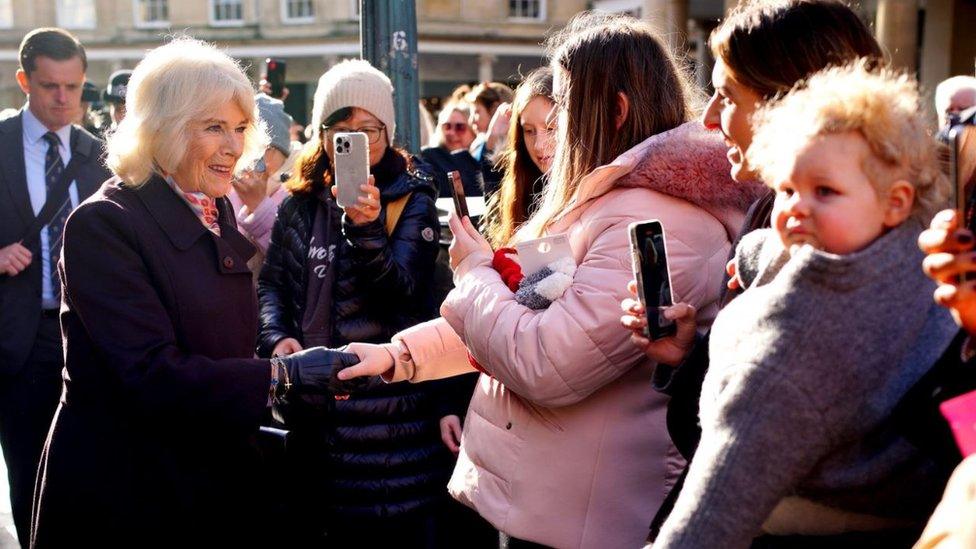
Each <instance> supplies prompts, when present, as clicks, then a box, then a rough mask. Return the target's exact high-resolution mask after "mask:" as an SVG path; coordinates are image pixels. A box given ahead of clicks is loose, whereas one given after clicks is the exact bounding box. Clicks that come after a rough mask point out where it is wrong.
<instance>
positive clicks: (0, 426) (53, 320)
mask: <svg viewBox="0 0 976 549" xmlns="http://www.w3.org/2000/svg"><path fill="white" fill-rule="evenodd" d="M63 367H64V359H63V357H62V353H61V326H60V324H59V323H58V319H57V317H56V316H45V317H43V318H41V325H40V328H39V329H38V332H37V339H35V340H34V346H33V348H32V349H31V353H30V356H29V357H28V359H27V363H26V364H25V365H24V367H23V368H21V370H20V372H18V373H17V374H16V375H14V376H12V377H2V378H0V446H3V459H4V461H6V463H7V477H8V480H9V483H10V506H11V508H12V510H13V516H14V525H15V526H16V527H17V536H18V537H19V538H20V543H21V545H22V546H24V547H27V546H28V545H29V544H30V523H31V505H32V502H33V499H34V482H35V480H36V479H37V465H38V462H39V461H40V458H41V450H43V449H44V441H45V440H47V433H48V430H49V429H50V428H51V419H52V418H53V417H54V412H55V410H56V409H57V407H58V401H59V400H60V398H61V383H62V382H61V370H62V368H63Z"/></svg>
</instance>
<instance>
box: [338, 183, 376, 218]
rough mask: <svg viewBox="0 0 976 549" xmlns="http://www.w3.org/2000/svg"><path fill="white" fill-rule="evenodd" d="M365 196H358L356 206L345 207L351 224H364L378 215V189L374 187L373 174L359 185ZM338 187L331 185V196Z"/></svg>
mask: <svg viewBox="0 0 976 549" xmlns="http://www.w3.org/2000/svg"><path fill="white" fill-rule="evenodd" d="M359 188H360V190H362V191H363V193H365V196H360V197H359V198H358V199H357V201H358V202H359V204H358V205H356V206H350V207H348V208H345V212H346V216H348V217H349V220H350V221H352V224H353V225H365V224H367V223H372V222H373V221H376V220H377V219H378V218H379V216H380V190H379V189H378V188H377V187H376V183H375V180H374V179H373V176H372V175H371V176H369V179H367V180H366V183H365V184H364V185H360V186H359ZM337 192H338V189H337V188H336V186H335V185H333V186H332V196H333V197H335V196H336V193H337Z"/></svg>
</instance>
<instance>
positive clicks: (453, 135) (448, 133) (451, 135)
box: [441, 111, 476, 151]
mask: <svg viewBox="0 0 976 549" xmlns="http://www.w3.org/2000/svg"><path fill="white" fill-rule="evenodd" d="M441 134H443V135H444V148H446V149H447V150H449V151H458V150H461V149H467V148H468V147H470V146H471V143H472V142H473V141H474V138H475V137H476V135H475V133H474V129H473V128H472V127H471V125H470V124H469V123H468V119H467V118H465V117H464V115H463V114H461V111H451V114H450V115H449V116H448V117H447V121H446V122H442V123H441Z"/></svg>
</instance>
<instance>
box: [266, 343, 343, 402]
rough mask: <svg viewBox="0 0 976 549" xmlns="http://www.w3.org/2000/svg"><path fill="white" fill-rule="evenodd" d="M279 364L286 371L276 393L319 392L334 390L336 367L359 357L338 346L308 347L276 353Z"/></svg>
mask: <svg viewBox="0 0 976 549" xmlns="http://www.w3.org/2000/svg"><path fill="white" fill-rule="evenodd" d="M278 360H279V361H280V364H281V366H282V367H283V368H285V370H286V371H287V372H288V375H287V380H288V382H289V383H290V385H291V386H290V387H287V388H286V389H285V390H284V391H282V392H281V393H280V394H285V395H287V394H302V395H305V394H319V395H324V394H327V393H335V392H336V389H337V388H338V386H337V383H342V382H340V381H339V379H338V378H337V377H336V374H337V373H338V372H339V370H341V369H343V368H348V367H349V366H352V365H354V364H356V363H358V362H359V357H358V356H356V355H355V354H353V353H346V352H343V351H342V350H340V349H328V348H326V347H312V348H310V349H305V350H303V351H298V352H297V353H295V354H292V355H288V356H285V357H280V358H279V359H278Z"/></svg>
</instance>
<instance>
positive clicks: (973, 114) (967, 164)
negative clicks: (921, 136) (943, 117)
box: [949, 107, 976, 220]
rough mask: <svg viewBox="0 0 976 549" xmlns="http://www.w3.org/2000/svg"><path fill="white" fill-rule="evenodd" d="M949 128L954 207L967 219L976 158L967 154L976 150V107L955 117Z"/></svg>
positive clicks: (960, 217)
mask: <svg viewBox="0 0 976 549" xmlns="http://www.w3.org/2000/svg"><path fill="white" fill-rule="evenodd" d="M953 118H955V120H953V122H954V123H953V124H952V126H951V127H950V128H949V179H950V180H951V181H952V194H953V207H954V208H955V209H956V212H957V214H958V215H959V219H960V220H964V219H966V210H967V206H968V203H969V200H970V196H971V194H972V188H971V185H970V180H971V179H973V171H974V170H973V168H972V166H973V165H974V164H976V159H973V158H971V155H972V154H974V153H973V152H970V157H967V156H966V153H967V150H968V151H976V107H974V108H971V109H968V110H965V111H963V112H961V113H959V115H958V117H953Z"/></svg>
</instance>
